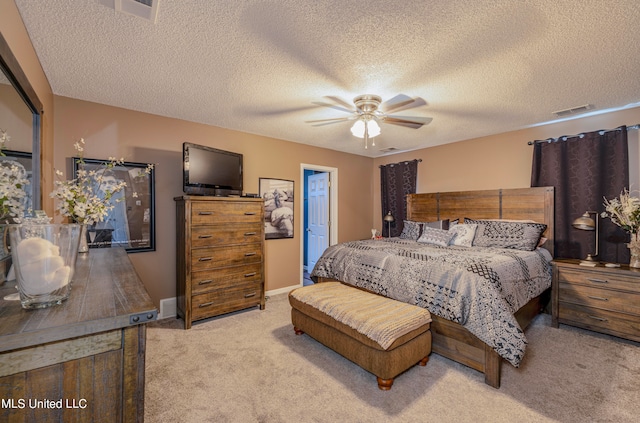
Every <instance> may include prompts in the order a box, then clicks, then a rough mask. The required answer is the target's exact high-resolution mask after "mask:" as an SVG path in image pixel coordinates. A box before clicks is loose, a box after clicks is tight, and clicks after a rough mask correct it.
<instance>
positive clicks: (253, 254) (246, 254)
mask: <svg viewBox="0 0 640 423" xmlns="http://www.w3.org/2000/svg"><path fill="white" fill-rule="evenodd" d="M255 255H256V253H244V256H245V257H251V256H255Z"/></svg>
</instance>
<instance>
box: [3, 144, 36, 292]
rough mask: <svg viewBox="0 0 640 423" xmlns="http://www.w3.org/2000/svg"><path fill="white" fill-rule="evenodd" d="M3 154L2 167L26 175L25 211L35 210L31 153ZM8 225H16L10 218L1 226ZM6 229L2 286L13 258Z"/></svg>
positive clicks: (11, 151) (8, 151) (11, 152)
mask: <svg viewBox="0 0 640 423" xmlns="http://www.w3.org/2000/svg"><path fill="white" fill-rule="evenodd" d="M2 153H3V154H4V156H0V166H9V167H12V166H17V167H18V169H19V171H20V173H24V175H25V179H26V180H27V186H25V187H22V190H23V191H24V192H26V194H27V195H26V196H25V197H24V200H23V201H24V211H25V212H29V211H30V210H32V209H33V198H32V197H31V195H32V194H31V193H32V189H31V187H32V184H31V179H32V177H33V172H32V166H31V160H32V159H31V153H27V152H24V151H14V150H2ZM6 223H14V221H13V220H12V218H11V217H9V218H8V219H6V220H5V219H3V221H2V222H0V225H4V224H6ZM5 228H6V226H4V227H0V231H1V233H0V241H2V245H0V267H1V269H0V284H2V281H3V280H4V279H3V277H4V275H5V274H6V270H8V267H7V268H6V269H5V267H6V266H8V265H7V264H5V263H4V261H5V260H7V259H9V258H10V257H11V253H10V252H9V249H8V248H6V245H5V242H6V237H8V232H5Z"/></svg>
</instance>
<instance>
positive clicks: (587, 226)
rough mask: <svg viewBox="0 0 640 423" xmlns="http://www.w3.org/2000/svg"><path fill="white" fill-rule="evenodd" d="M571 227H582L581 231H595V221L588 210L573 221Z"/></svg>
mask: <svg viewBox="0 0 640 423" xmlns="http://www.w3.org/2000/svg"><path fill="white" fill-rule="evenodd" d="M572 225H573V227H574V228H576V229H582V230H583V231H595V230H596V222H595V220H593V219H592V218H591V215H590V214H589V212H585V214H583V215H582V216H580V217H579V218H577V219H576V220H574V221H573V224H572Z"/></svg>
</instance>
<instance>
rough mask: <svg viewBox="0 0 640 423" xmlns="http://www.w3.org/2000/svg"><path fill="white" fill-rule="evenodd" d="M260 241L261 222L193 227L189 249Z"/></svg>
mask: <svg viewBox="0 0 640 423" xmlns="http://www.w3.org/2000/svg"><path fill="white" fill-rule="evenodd" d="M261 239H262V223H261V222H256V223H240V224H226V225H206V226H194V227H193V228H191V248H200V247H214V246H217V245H229V244H250V243H258V242H260V241H261Z"/></svg>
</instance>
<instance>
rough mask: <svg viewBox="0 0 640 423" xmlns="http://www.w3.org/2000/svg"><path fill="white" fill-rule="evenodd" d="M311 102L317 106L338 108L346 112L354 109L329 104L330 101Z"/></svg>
mask: <svg viewBox="0 0 640 423" xmlns="http://www.w3.org/2000/svg"><path fill="white" fill-rule="evenodd" d="M311 103H312V104H315V105H317V106H323V107H330V108H332V109H336V110H340V111H341V112H347V113H353V112H355V110H349V109H345V108H344V107H340V106H337V105H335V104H331V103H324V102H322V101H312V102H311Z"/></svg>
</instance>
